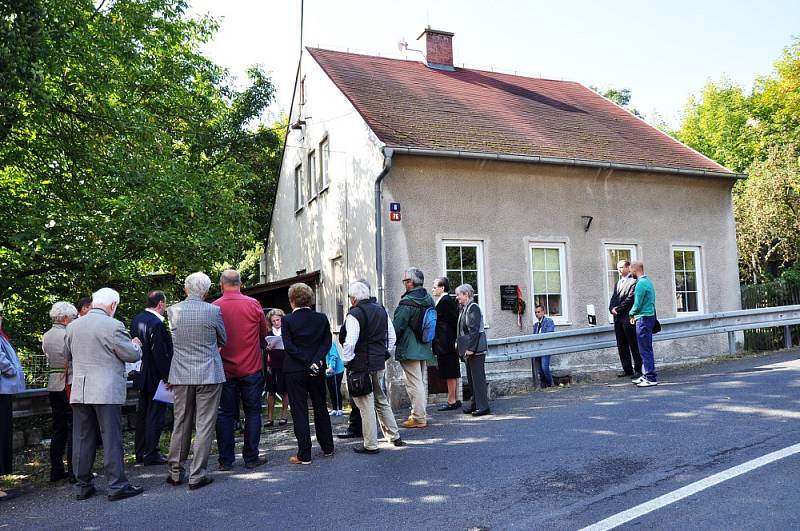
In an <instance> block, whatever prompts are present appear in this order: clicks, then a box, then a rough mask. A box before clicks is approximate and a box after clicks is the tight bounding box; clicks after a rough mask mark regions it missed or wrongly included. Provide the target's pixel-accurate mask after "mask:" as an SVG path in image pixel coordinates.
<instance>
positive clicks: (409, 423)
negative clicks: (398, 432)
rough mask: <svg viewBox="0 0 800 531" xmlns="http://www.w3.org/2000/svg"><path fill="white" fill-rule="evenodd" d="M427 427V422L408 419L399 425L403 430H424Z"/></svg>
mask: <svg viewBox="0 0 800 531" xmlns="http://www.w3.org/2000/svg"><path fill="white" fill-rule="evenodd" d="M427 425H428V423H427V422H420V421H418V420H416V419H408V420H406V421H405V422H403V423H402V424H401V426H403V427H404V428H424V427H425V426H427Z"/></svg>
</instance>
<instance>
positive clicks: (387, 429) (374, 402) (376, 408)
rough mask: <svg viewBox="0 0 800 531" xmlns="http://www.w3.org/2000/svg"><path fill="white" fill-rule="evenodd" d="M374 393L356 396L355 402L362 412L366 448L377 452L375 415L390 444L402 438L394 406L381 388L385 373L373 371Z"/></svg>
mask: <svg viewBox="0 0 800 531" xmlns="http://www.w3.org/2000/svg"><path fill="white" fill-rule="evenodd" d="M370 376H372V393H370V394H368V395H364V396H354V397H353V402H355V403H356V405H357V406H358V409H360V410H361V431H362V433H363V434H364V448H367V449H369V450H376V449H377V448H378V427H377V426H376V425H375V414H376V413H377V414H378V422H380V424H381V431H383V435H384V437H386V440H387V441H389V442H392V441H396V440H397V439H399V438H400V432H399V431H398V429H397V421H396V420H395V419H394V412H393V411H392V406H391V405H389V399H388V398H386V393H384V392H383V389H382V388H381V378H383V371H373V372H371V373H370Z"/></svg>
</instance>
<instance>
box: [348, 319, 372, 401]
mask: <svg viewBox="0 0 800 531" xmlns="http://www.w3.org/2000/svg"><path fill="white" fill-rule="evenodd" d="M362 313H363V314H364V332H365V333H366V332H368V331H369V321H368V320H367V312H365V311H363V309H362ZM350 364H351V365H352V361H351V362H350ZM366 367H367V370H363V371H353V370H350V369H347V390H348V391H349V392H350V396H365V395H368V394H370V393H371V392H372V375H371V374H370V373H369V360H367V363H366Z"/></svg>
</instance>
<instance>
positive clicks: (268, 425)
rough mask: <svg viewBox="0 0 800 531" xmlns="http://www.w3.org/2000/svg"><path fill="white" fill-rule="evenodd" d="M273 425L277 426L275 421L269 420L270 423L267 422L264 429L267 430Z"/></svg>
mask: <svg viewBox="0 0 800 531" xmlns="http://www.w3.org/2000/svg"><path fill="white" fill-rule="evenodd" d="M273 424H275V421H274V420H272V419H269V420H268V421H266V422H265V423H264V427H265V428H271V427H272V425H273Z"/></svg>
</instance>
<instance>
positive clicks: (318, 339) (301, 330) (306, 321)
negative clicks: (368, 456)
mask: <svg viewBox="0 0 800 531" xmlns="http://www.w3.org/2000/svg"><path fill="white" fill-rule="evenodd" d="M289 304H291V305H292V313H291V314H289V315H287V316H286V317H284V318H283V326H282V332H281V337H282V338H283V348H284V349H285V350H284V352H285V353H286V355H285V357H284V359H283V375H284V379H285V380H286V393H287V394H288V395H289V404H290V405H291V411H292V424H293V426H294V436H295V437H296V438H297V455H293V456H292V457H291V458H290V459H289V462H290V463H292V464H295V465H308V464H311V430H310V429H309V427H308V399H309V397H311V404H312V407H313V409H314V429H315V431H316V435H317V442H318V443H319V445H320V446H321V447H322V453H323V454H324V455H325V456H331V455H333V432H332V431H331V419H330V417H329V416H328V403H327V401H326V399H325V356H326V355H327V354H328V351H329V350H330V349H331V344H332V340H331V327H330V324H329V323H328V318H327V317H326V316H325V314H322V313H319V312H315V311H314V310H312V309H311V305H312V304H314V292H313V291H312V290H311V288H310V287H308V286H307V285H305V284H292V286H291V287H290V288H289Z"/></svg>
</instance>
